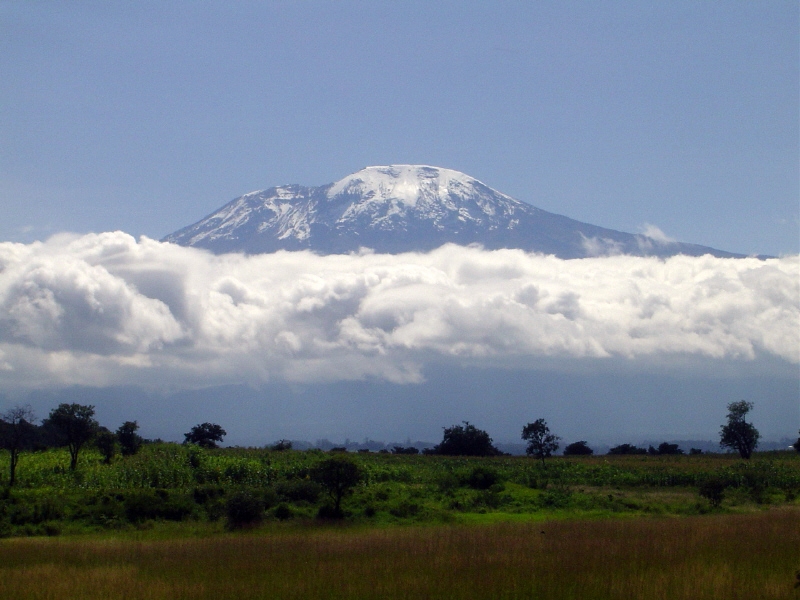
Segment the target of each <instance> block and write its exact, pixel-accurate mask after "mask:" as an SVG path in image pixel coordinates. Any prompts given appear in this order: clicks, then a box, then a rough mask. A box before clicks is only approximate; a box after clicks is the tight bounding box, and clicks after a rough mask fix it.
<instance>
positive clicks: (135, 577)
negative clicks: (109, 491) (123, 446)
mask: <svg viewBox="0 0 800 600" xmlns="http://www.w3.org/2000/svg"><path fill="white" fill-rule="evenodd" d="M146 538H147V535H145V536H144V539H142V538H140V539H137V538H136V536H133V535H130V534H128V535H127V537H126V538H122V539H113V538H108V537H105V538H103V539H97V538H91V537H89V538H86V537H84V538H74V537H73V538H54V539H53V538H50V539H13V540H3V541H0V597H3V598H17V599H20V600H24V599H45V598H93V599H103V598H114V599H115V600H116V599H119V598H128V599H131V600H134V599H139V598H148V599H160V598H165V599H167V598H169V599H171V600H173V599H184V598H185V599H204V598H214V599H215V600H216V599H217V598H270V599H294V598H298V599H299V598H302V599H304V600H308V599H311V598H331V599H337V598H342V599H355V598H359V599H360V598H364V599H369V598H375V599H380V600H391V599H394V598H403V599H407V598H452V599H460V598H501V599H502V598H508V599H513V598H524V599H526V600H527V599H532V598H547V599H549V600H559V599H562V598H564V599H566V598H581V599H582V600H583V599H585V600H591V599H594V598H598V599H599V598H602V599H608V600H613V599H625V600H629V599H630V598H637V599H640V600H648V599H659V600H662V599H664V598H670V599H672V600H683V599H686V600H705V599H718V598H725V599H726V600H738V599H741V600H752V599H753V598H759V599H763V600H769V599H776V600H777V599H781V600H783V599H786V598H792V597H798V595H797V593H796V592H795V590H794V589H793V585H794V582H795V571H796V570H797V569H798V568H800V510H798V509H797V508H777V509H771V510H767V511H761V512H757V513H750V514H745V515H710V516H701V517H688V518H677V519H676V518H659V519H616V520H599V521H598V520H592V521H586V520H573V521H552V522H545V523H538V524H532V523H527V524H521V523H516V524H513V523H503V524H495V525H484V526H471V527H466V526H454V525H438V526H433V527H431V526H426V527H403V528H367V529H364V528H361V527H342V526H341V525H340V526H324V527H318V528H313V529H297V528H285V527H278V526H274V527H272V528H271V529H269V530H264V531H261V532H257V533H253V532H251V533H238V534H225V535H218V536H212V537H202V538H191V537H189V538H182V539H169V540H153V539H150V540H148V539H146Z"/></svg>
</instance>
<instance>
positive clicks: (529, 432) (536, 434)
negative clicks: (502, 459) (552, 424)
mask: <svg viewBox="0 0 800 600" xmlns="http://www.w3.org/2000/svg"><path fill="white" fill-rule="evenodd" d="M522 439H523V440H527V441H528V447H527V448H526V449H525V453H526V454H527V455H528V456H535V457H536V458H538V459H540V460H541V461H542V466H544V459H545V458H547V457H549V456H551V455H552V454H553V452H555V451H556V450H558V446H559V443H558V441H559V440H560V439H561V438H560V437H558V436H557V435H553V434H552V433H551V432H550V428H549V427H548V426H547V422H546V421H545V420H544V419H536V420H535V421H534V422H533V423H528V424H527V425H525V427H523V428H522Z"/></svg>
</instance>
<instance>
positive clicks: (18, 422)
mask: <svg viewBox="0 0 800 600" xmlns="http://www.w3.org/2000/svg"><path fill="white" fill-rule="evenodd" d="M35 418H36V417H35V416H34V414H33V409H32V408H31V407H30V406H28V405H26V406H15V407H14V408H11V409H9V410H7V411H6V412H5V413H3V415H2V416H0V448H2V449H3V450H8V453H9V455H10V460H9V473H8V475H9V477H8V485H9V487H11V486H13V485H14V482H15V481H16V474H17V462H18V461H19V455H20V452H22V451H23V450H26V449H28V448H30V446H31V445H32V443H33V440H34V438H35V436H36V426H35V425H34V424H33V420H34V419H35Z"/></svg>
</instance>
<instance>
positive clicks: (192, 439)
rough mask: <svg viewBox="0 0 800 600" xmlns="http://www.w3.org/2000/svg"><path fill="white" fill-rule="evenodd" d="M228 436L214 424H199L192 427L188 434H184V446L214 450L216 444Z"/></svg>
mask: <svg viewBox="0 0 800 600" xmlns="http://www.w3.org/2000/svg"><path fill="white" fill-rule="evenodd" d="M226 435H228V432H227V431H225V430H224V429H223V428H222V427H220V426H219V425H217V424H216V423H200V424H199V425H195V426H194V427H192V429H191V431H189V433H184V434H183V437H184V438H185V439H184V441H183V443H184V444H197V445H198V446H200V447H201V448H216V447H217V443H218V442H221V441H222V439H223V438H224V437H225V436H226Z"/></svg>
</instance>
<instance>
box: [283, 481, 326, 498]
mask: <svg viewBox="0 0 800 600" xmlns="http://www.w3.org/2000/svg"><path fill="white" fill-rule="evenodd" d="M322 489H323V488H322V486H321V485H320V484H319V483H317V482H316V481H312V480H310V479H290V480H285V481H279V482H278V483H276V484H275V492H276V493H277V494H278V496H279V497H280V498H282V499H283V500H288V501H290V502H309V503H311V504H313V503H315V502H316V501H317V499H318V498H319V496H320V494H321V493H322Z"/></svg>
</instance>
